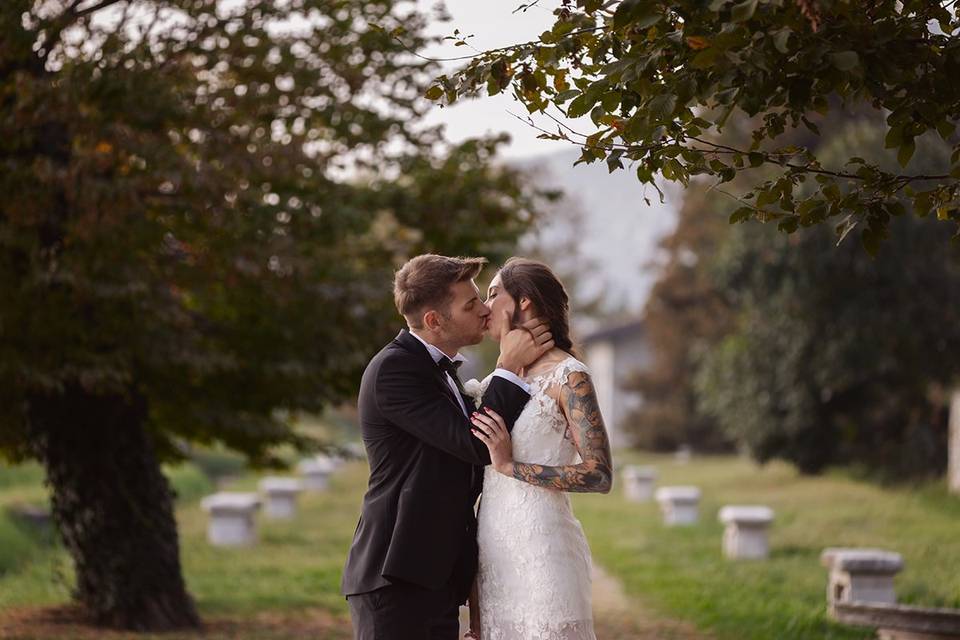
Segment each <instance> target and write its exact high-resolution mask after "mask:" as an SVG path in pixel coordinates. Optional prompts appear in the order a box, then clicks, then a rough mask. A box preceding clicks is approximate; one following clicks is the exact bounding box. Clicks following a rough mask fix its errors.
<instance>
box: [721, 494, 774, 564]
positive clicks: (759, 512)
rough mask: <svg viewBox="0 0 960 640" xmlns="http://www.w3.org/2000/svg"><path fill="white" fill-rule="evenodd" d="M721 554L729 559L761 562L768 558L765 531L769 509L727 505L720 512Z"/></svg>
mask: <svg viewBox="0 0 960 640" xmlns="http://www.w3.org/2000/svg"><path fill="white" fill-rule="evenodd" d="M719 519H720V522H722V523H723V524H724V525H725V528H724V530H723V555H725V556H726V557H727V558H730V559H732V560H762V559H764V558H766V557H767V556H769V555H770V544H769V542H768V539H767V531H768V529H769V528H770V523H771V522H773V510H772V509H770V508H769V507H759V506H742V505H728V506H726V507H723V508H722V509H720V515H719Z"/></svg>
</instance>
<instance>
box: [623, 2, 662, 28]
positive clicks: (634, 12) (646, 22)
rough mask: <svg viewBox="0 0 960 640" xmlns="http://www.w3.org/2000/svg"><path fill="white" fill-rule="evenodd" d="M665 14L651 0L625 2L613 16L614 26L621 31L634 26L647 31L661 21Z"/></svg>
mask: <svg viewBox="0 0 960 640" xmlns="http://www.w3.org/2000/svg"><path fill="white" fill-rule="evenodd" d="M662 17H663V14H662V13H660V12H659V11H658V8H657V7H656V5H654V4H653V3H652V2H650V0H623V2H621V3H620V4H619V5H618V6H617V10H616V11H615V12H614V14H613V26H614V28H615V29H621V28H623V27H625V26H627V25H629V24H633V25H634V26H636V27H637V28H639V29H646V28H647V27H650V26H653V25H654V24H656V23H657V22H659V21H660V18H662Z"/></svg>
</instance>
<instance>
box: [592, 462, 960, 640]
mask: <svg viewBox="0 0 960 640" xmlns="http://www.w3.org/2000/svg"><path fill="white" fill-rule="evenodd" d="M616 462H617V464H618V465H620V466H621V467H622V465H624V464H627V463H641V464H652V465H654V466H656V468H657V470H658V472H659V476H660V477H659V480H658V484H659V485H660V486H663V485H675V484H692V485H697V486H699V487H700V488H701V490H702V491H703V499H702V502H701V509H700V515H701V521H700V524H699V525H697V526H695V527H691V528H681V529H677V528H673V529H668V528H666V527H664V526H663V525H662V524H661V519H660V515H659V512H658V511H657V507H656V505H655V504H654V503H648V504H633V503H629V502H627V501H626V500H625V498H624V497H623V494H622V487H617V488H615V490H614V491H613V492H612V493H611V495H609V496H606V497H599V496H590V495H579V496H575V498H574V508H575V510H576V513H577V516H578V517H579V518H580V520H581V521H582V523H583V525H584V528H585V529H586V532H587V536H588V538H589V539H590V542H591V548H592V550H593V554H594V558H595V560H596V561H597V562H598V563H599V564H601V565H603V566H604V567H606V569H607V570H608V571H609V572H610V573H611V574H613V575H614V576H616V577H618V578H620V579H621V580H622V581H623V583H624V586H625V589H626V591H627V593H628V594H631V595H635V596H637V597H638V598H640V599H642V600H644V601H645V602H647V603H649V604H650V605H651V606H652V607H653V608H654V609H655V610H657V611H658V612H661V613H663V614H665V615H670V616H674V617H677V618H682V619H685V620H689V621H691V622H693V623H694V624H695V625H696V626H697V627H698V628H700V629H702V630H705V631H708V632H710V633H712V634H714V635H715V636H716V637H718V638H729V639H731V640H733V639H737V640H748V639H761V638H762V639H777V640H786V639H789V638H805V639H806V638H811V639H812V638H817V639H819V638H831V639H833V638H836V639H841V638H844V639H845V638H851V639H852V638H870V637H873V634H872V633H870V632H869V631H865V630H857V629H851V628H848V627H840V626H837V625H833V624H830V623H828V622H827V620H826V617H825V611H824V609H825V592H826V580H827V571H826V569H825V568H823V567H821V566H820V563H819V555H820V552H821V550H822V549H823V548H824V547H827V546H869V547H881V548H884V549H890V550H893V551H897V552H899V553H901V554H903V556H904V560H905V564H906V568H905V570H904V571H903V573H901V574H900V576H898V577H897V579H896V585H897V592H898V596H899V599H900V600H901V601H903V602H910V603H916V604H925V605H930V606H950V607H960V498H957V497H952V496H949V495H948V494H947V493H946V491H945V490H943V489H941V488H940V487H938V486H925V487H919V488H913V489H884V488H880V487H878V486H876V485H871V484H867V483H864V482H859V481H855V480H851V479H850V478H847V477H844V476H842V475H839V474H834V475H827V476H824V477H819V478H809V477H802V476H799V475H798V474H797V473H796V472H794V471H793V470H792V469H791V468H790V467H788V466H786V465H782V464H771V465H768V466H766V467H763V468H760V467H758V466H756V465H754V464H752V463H750V462H748V461H746V460H741V459H734V458H695V459H694V461H692V462H691V463H689V464H687V465H680V464H676V463H675V462H674V461H673V460H672V458H671V457H656V456H649V455H646V456H645V455H638V454H627V453H623V454H621V455H619V456H617V459H616ZM725 504H764V505H768V506H770V507H772V508H773V509H774V510H775V512H776V520H775V522H774V525H773V527H772V529H771V533H770V544H771V558H770V559H769V560H768V561H761V562H756V561H754V562H730V561H727V560H724V559H723V557H722V556H721V553H720V541H721V537H722V532H723V527H722V525H721V524H720V523H719V522H717V520H716V517H717V512H718V511H719V509H720V507H722V506H723V505H725Z"/></svg>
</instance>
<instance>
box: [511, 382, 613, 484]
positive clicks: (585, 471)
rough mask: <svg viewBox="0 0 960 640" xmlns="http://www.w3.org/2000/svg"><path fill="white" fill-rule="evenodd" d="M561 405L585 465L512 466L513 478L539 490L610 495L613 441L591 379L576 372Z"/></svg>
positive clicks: (516, 464)
mask: <svg viewBox="0 0 960 640" xmlns="http://www.w3.org/2000/svg"><path fill="white" fill-rule="evenodd" d="M560 402H561V404H562V406H563V408H564V410H565V411H564V412H565V413H566V416H567V420H568V421H569V423H570V428H571V431H573V433H574V441H575V442H576V443H577V448H578V449H579V451H580V457H581V458H582V459H583V462H581V463H580V464H572V465H566V466H562V467H547V466H544V465H540V464H528V463H526V462H514V463H513V477H514V478H516V479H517V480H520V481H522V482H526V483H529V484H532V485H536V486H538V487H545V488H547V489H557V490H560V491H574V492H580V493H607V492H609V491H610V487H611V485H612V483H613V472H612V464H611V457H610V441H609V440H608V438H607V431H606V429H605V428H604V426H603V417H602V416H601V415H600V406H599V404H598V402H597V394H596V393H595V392H594V390H593V382H592V381H591V380H590V376H588V375H587V374H585V373H583V372H581V371H575V372H573V373H572V374H570V377H569V378H568V379H567V384H565V385H563V386H562V387H561V388H560Z"/></svg>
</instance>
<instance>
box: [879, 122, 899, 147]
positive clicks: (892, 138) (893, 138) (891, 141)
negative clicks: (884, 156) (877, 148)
mask: <svg viewBox="0 0 960 640" xmlns="http://www.w3.org/2000/svg"><path fill="white" fill-rule="evenodd" d="M901 144H903V127H901V126H896V127H890V130H889V131H887V137H886V138H884V140H883V146H884V148H886V149H896V148H897V147H899V146H900V145H901Z"/></svg>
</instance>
